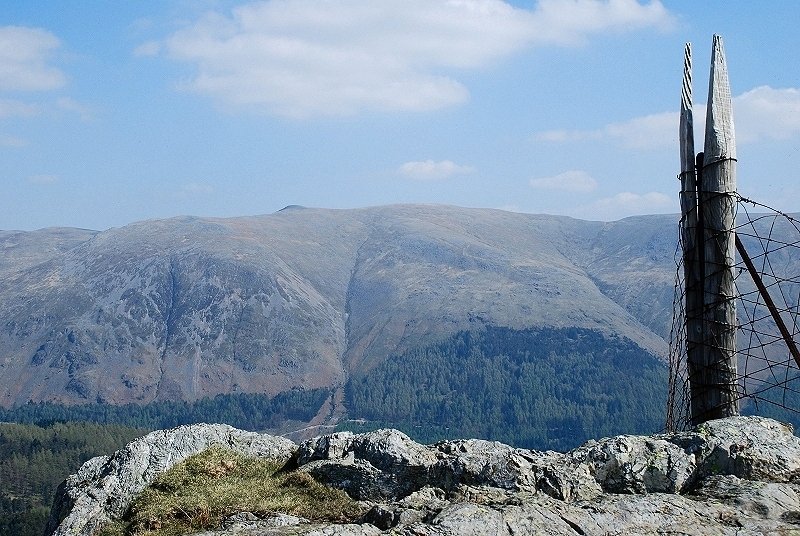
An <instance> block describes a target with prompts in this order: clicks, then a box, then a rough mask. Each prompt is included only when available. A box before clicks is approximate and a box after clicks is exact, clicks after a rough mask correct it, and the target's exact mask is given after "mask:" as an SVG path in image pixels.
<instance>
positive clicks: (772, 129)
mask: <svg viewBox="0 0 800 536" xmlns="http://www.w3.org/2000/svg"><path fill="white" fill-rule="evenodd" d="M705 117H706V105H705V104H696V105H695V106H694V125H695V144H696V145H697V147H698V150H699V147H700V146H702V144H703V132H704V129H705V120H706V119H705ZM678 120H679V114H678V112H663V113H657V114H651V115H646V116H642V117H635V118H633V119H630V120H628V121H623V122H620V123H610V124H608V125H606V126H604V127H602V128H599V129H595V130H591V129H589V130H547V131H543V132H537V133H535V134H534V135H533V139H534V140H535V141H541V142H551V143H573V142H579V141H596V140H607V141H611V142H613V143H616V144H618V145H620V146H622V147H624V148H626V149H637V150H643V149H645V150H646V149H664V148H667V147H677V145H678ZM733 122H734V125H735V128H736V141H737V142H738V143H743V144H747V143H754V142H758V141H763V140H785V139H789V138H792V137H794V136H797V135H800V89H797V88H785V89H773V88H771V87H769V86H759V87H757V88H754V89H751V90H750V91H747V92H745V93H742V94H741V95H739V96H737V97H734V98H733Z"/></svg>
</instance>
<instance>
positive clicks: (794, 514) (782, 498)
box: [691, 475, 800, 525]
mask: <svg viewBox="0 0 800 536" xmlns="http://www.w3.org/2000/svg"><path fill="white" fill-rule="evenodd" d="M691 496H692V498H695V499H698V500H705V501H713V502H719V503H721V504H727V505H728V506H732V507H735V508H737V509H739V510H741V511H743V512H745V513H746V514H747V515H749V516H751V517H757V518H761V519H773V520H782V521H789V522H792V523H797V524H798V525H800V486H798V485H797V484H784V483H775V482H758V481H753V480H743V479H741V478H738V477H735V476H732V475H720V476H710V477H708V478H706V479H705V480H704V481H703V482H702V484H700V486H699V487H698V488H697V489H695V490H693V491H692V494H691Z"/></svg>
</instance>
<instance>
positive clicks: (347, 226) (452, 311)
mask: <svg viewBox="0 0 800 536" xmlns="http://www.w3.org/2000/svg"><path fill="white" fill-rule="evenodd" d="M674 219H675V217H674V216H671V215H665V216H654V217H644V218H633V219H626V220H621V221H620V222H612V223H602V222H584V221H581V220H575V219H572V218H568V217H563V216H547V215H527V214H517V213H510V212H504V211H500V210H494V209H463V208H459V207H451V206H443V205H436V206H433V205H392V206H388V207H372V208H365V209H339V210H336V209H315V208H303V209H292V210H284V211H279V212H277V213H274V214H268V215H262V216H247V217H239V218H198V217H191V216H182V217H176V218H170V219H165V220H148V221H144V222H136V223H132V224H129V225H126V226H124V227H120V228H113V229H109V230H107V231H86V230H74V229H67V230H64V229H58V230H39V231H31V232H8V231H4V232H0V250H2V251H3V252H4V255H3V258H4V259H5V260H4V261H0V274H2V275H3V278H2V283H0V303H3V304H5V305H6V307H4V311H3V312H2V313H0V326H2V327H3V329H2V332H0V370H2V371H3V372H4V374H3V376H4V377H7V378H12V379H11V380H10V381H6V382H0V404H3V405H6V406H8V405H16V404H20V403H24V402H26V401H28V400H34V401H38V400H52V401H60V402H65V403H84V402H87V401H94V400H98V401H110V402H116V403H125V402H131V401H133V402H140V403H144V402H148V401H152V400H162V399H188V400H192V399H196V398H199V397H202V396H213V395H214V394H217V393H222V392H264V393H269V394H277V393H279V392H282V391H284V390H286V389H289V388H291V387H293V386H298V385H302V386H304V387H307V388H315V387H321V386H335V385H341V384H342V383H344V381H346V379H347V377H348V375H349V374H350V373H353V372H354V373H356V374H358V373H361V372H362V371H365V370H369V369H370V367H372V366H374V365H375V364H377V363H380V362H381V361H382V360H383V359H385V358H386V356H388V355H389V354H392V353H403V352H404V351H407V350H411V349H413V348H415V347H419V346H424V345H426V344H432V343H435V342H438V341H439V340H441V339H443V338H445V337H446V336H448V335H450V334H452V333H456V332H458V331H461V330H465V329H466V330H469V329H479V328H480V327H481V326H483V325H498V326H509V327H512V328H527V327H531V326H539V325H542V326H552V327H563V326H572V325H576V326H579V327H587V328H593V329H599V330H601V331H604V332H606V333H620V334H622V335H624V336H626V337H628V338H630V339H631V340H633V341H635V342H636V343H637V344H639V345H640V346H642V347H643V348H645V349H646V350H647V351H649V352H651V353H653V354H656V355H660V356H662V357H663V356H664V355H665V354H666V343H665V341H664V337H665V336H666V334H667V333H668V332H667V331H666V330H665V329H664V328H665V326H664V325H663V322H661V323H659V322H658V321H657V320H658V319H661V318H662V317H664V316H667V315H666V312H665V310H664V304H663V303H661V302H663V301H664V300H661V302H659V303H656V304H654V305H655V311H654V312H652V313H651V318H650V319H645V321H646V322H647V323H648V324H649V325H648V324H645V323H643V322H640V321H639V320H638V319H637V318H636V317H635V316H634V314H632V313H631V311H633V312H634V313H635V312H636V306H635V304H636V300H637V299H640V298H641V296H642V292H641V290H642V289H647V288H648V287H650V288H657V290H658V292H659V293H660V295H664V294H670V297H671V289H672V278H673V277H674V267H670V266H669V263H665V262H663V261H664V256H665V251H666V250H670V255H671V250H672V249H674V246H669V247H667V246H666V245H665V242H664V239H663V238H660V236H661V235H662V234H664V231H665V228H675V226H674V223H675V222H674ZM615 233H616V234H615ZM671 234H672V235H673V236H674V234H675V233H674V232H673V233H671ZM604 237H605V238H604ZM608 237H611V238H612V239H613V240H609V238H608ZM634 237H652V242H653V243H654V244H655V246H654V247H655V248H656V249H655V250H654V251H656V258H655V260H653V259H650V260H648V259H647V258H643V257H642V255H641V254H640V252H639V251H632V250H631V248H630V247H628V248H627V249H626V246H625V243H627V242H630V241H632V240H633V238H634ZM637 240H639V241H641V240H643V239H642V238H637ZM667 240H668V239H667ZM637 247H639V246H638V245H637ZM615 248H616V249H615ZM670 258H671V257H670ZM609 259H610V260H609ZM612 261H613V262H612ZM620 265H621V268H622V271H623V272H625V274H626V275H622V276H620V275H614V274H616V272H614V266H620ZM636 270H639V272H636ZM642 271H644V272H646V277H645V278H639V279H638V280H637V279H636V278H634V277H632V274H635V273H640V272H642ZM615 300H616V301H615ZM669 305H671V300H670V303H669ZM256 386H257V387H256Z"/></svg>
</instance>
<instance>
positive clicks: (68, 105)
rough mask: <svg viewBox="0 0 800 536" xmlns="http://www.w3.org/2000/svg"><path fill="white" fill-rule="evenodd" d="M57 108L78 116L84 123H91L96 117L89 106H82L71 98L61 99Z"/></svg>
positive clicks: (57, 102) (57, 103)
mask: <svg viewBox="0 0 800 536" xmlns="http://www.w3.org/2000/svg"><path fill="white" fill-rule="evenodd" d="M56 106H58V108H59V109H60V110H63V111H65V112H71V113H75V114H78V115H79V116H80V118H81V119H82V120H84V121H89V120H90V119H92V118H93V117H94V112H93V110H92V109H91V108H90V107H89V106H87V105H85V104H82V103H80V102H78V101H76V100H75V99H72V98H70V97H61V98H59V99H58V100H57V101H56Z"/></svg>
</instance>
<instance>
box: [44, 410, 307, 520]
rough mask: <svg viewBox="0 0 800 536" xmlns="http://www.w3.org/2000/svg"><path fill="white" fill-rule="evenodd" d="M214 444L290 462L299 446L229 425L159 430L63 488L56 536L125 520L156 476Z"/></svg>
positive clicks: (90, 466)
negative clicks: (130, 506) (134, 502)
mask: <svg viewBox="0 0 800 536" xmlns="http://www.w3.org/2000/svg"><path fill="white" fill-rule="evenodd" d="M213 446H222V447H226V448H229V449H231V450H234V451H236V452H238V453H241V454H244V455H248V456H258V457H264V458H270V459H275V460H289V458H290V457H291V456H292V454H293V453H294V452H295V450H296V445H295V444H294V443H293V442H291V441H289V440H288V439H284V438H280V437H273V436H269V435H264V434H258V433H255V432H245V431H243V430H238V429H236V428H233V427H232V426H228V425H226V424H195V425H189V426H179V427H177V428H173V429H171V430H158V431H155V432H151V433H149V434H147V435H146V436H144V437H141V438H139V439H137V440H135V441H133V442H132V443H130V444H128V445H127V446H126V447H125V448H123V449H120V450H118V451H117V452H116V453H114V455H113V456H110V457H109V456H101V457H97V458H93V459H91V460H89V461H88V462H86V463H85V464H84V465H83V466H82V467H81V468H80V470H79V471H78V473H77V474H75V475H72V476H70V477H69V478H67V480H66V481H65V482H64V483H62V484H61V486H59V489H58V491H57V492H56V498H55V500H54V502H53V509H52V511H51V513H50V521H49V522H48V533H51V532H52V534H53V535H54V536H91V535H92V534H93V532H94V531H95V529H96V528H97V527H98V526H100V525H101V524H102V523H104V522H107V521H108V520H109V519H112V518H119V517H120V516H122V514H123V513H124V512H125V510H126V509H127V508H128V506H129V505H130V503H131V501H132V500H133V499H134V498H135V497H136V495H137V494H138V493H140V492H141V491H142V490H143V489H145V487H147V485H148V484H150V483H151V482H152V481H153V480H155V478H156V476H158V475H159V474H161V473H163V472H165V471H166V470H168V469H169V468H170V467H172V466H173V465H175V464H177V463H179V462H181V461H183V460H184V459H186V458H188V457H189V456H192V455H194V454H197V453H199V452H202V451H204V450H206V449H208V448H210V447H213Z"/></svg>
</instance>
